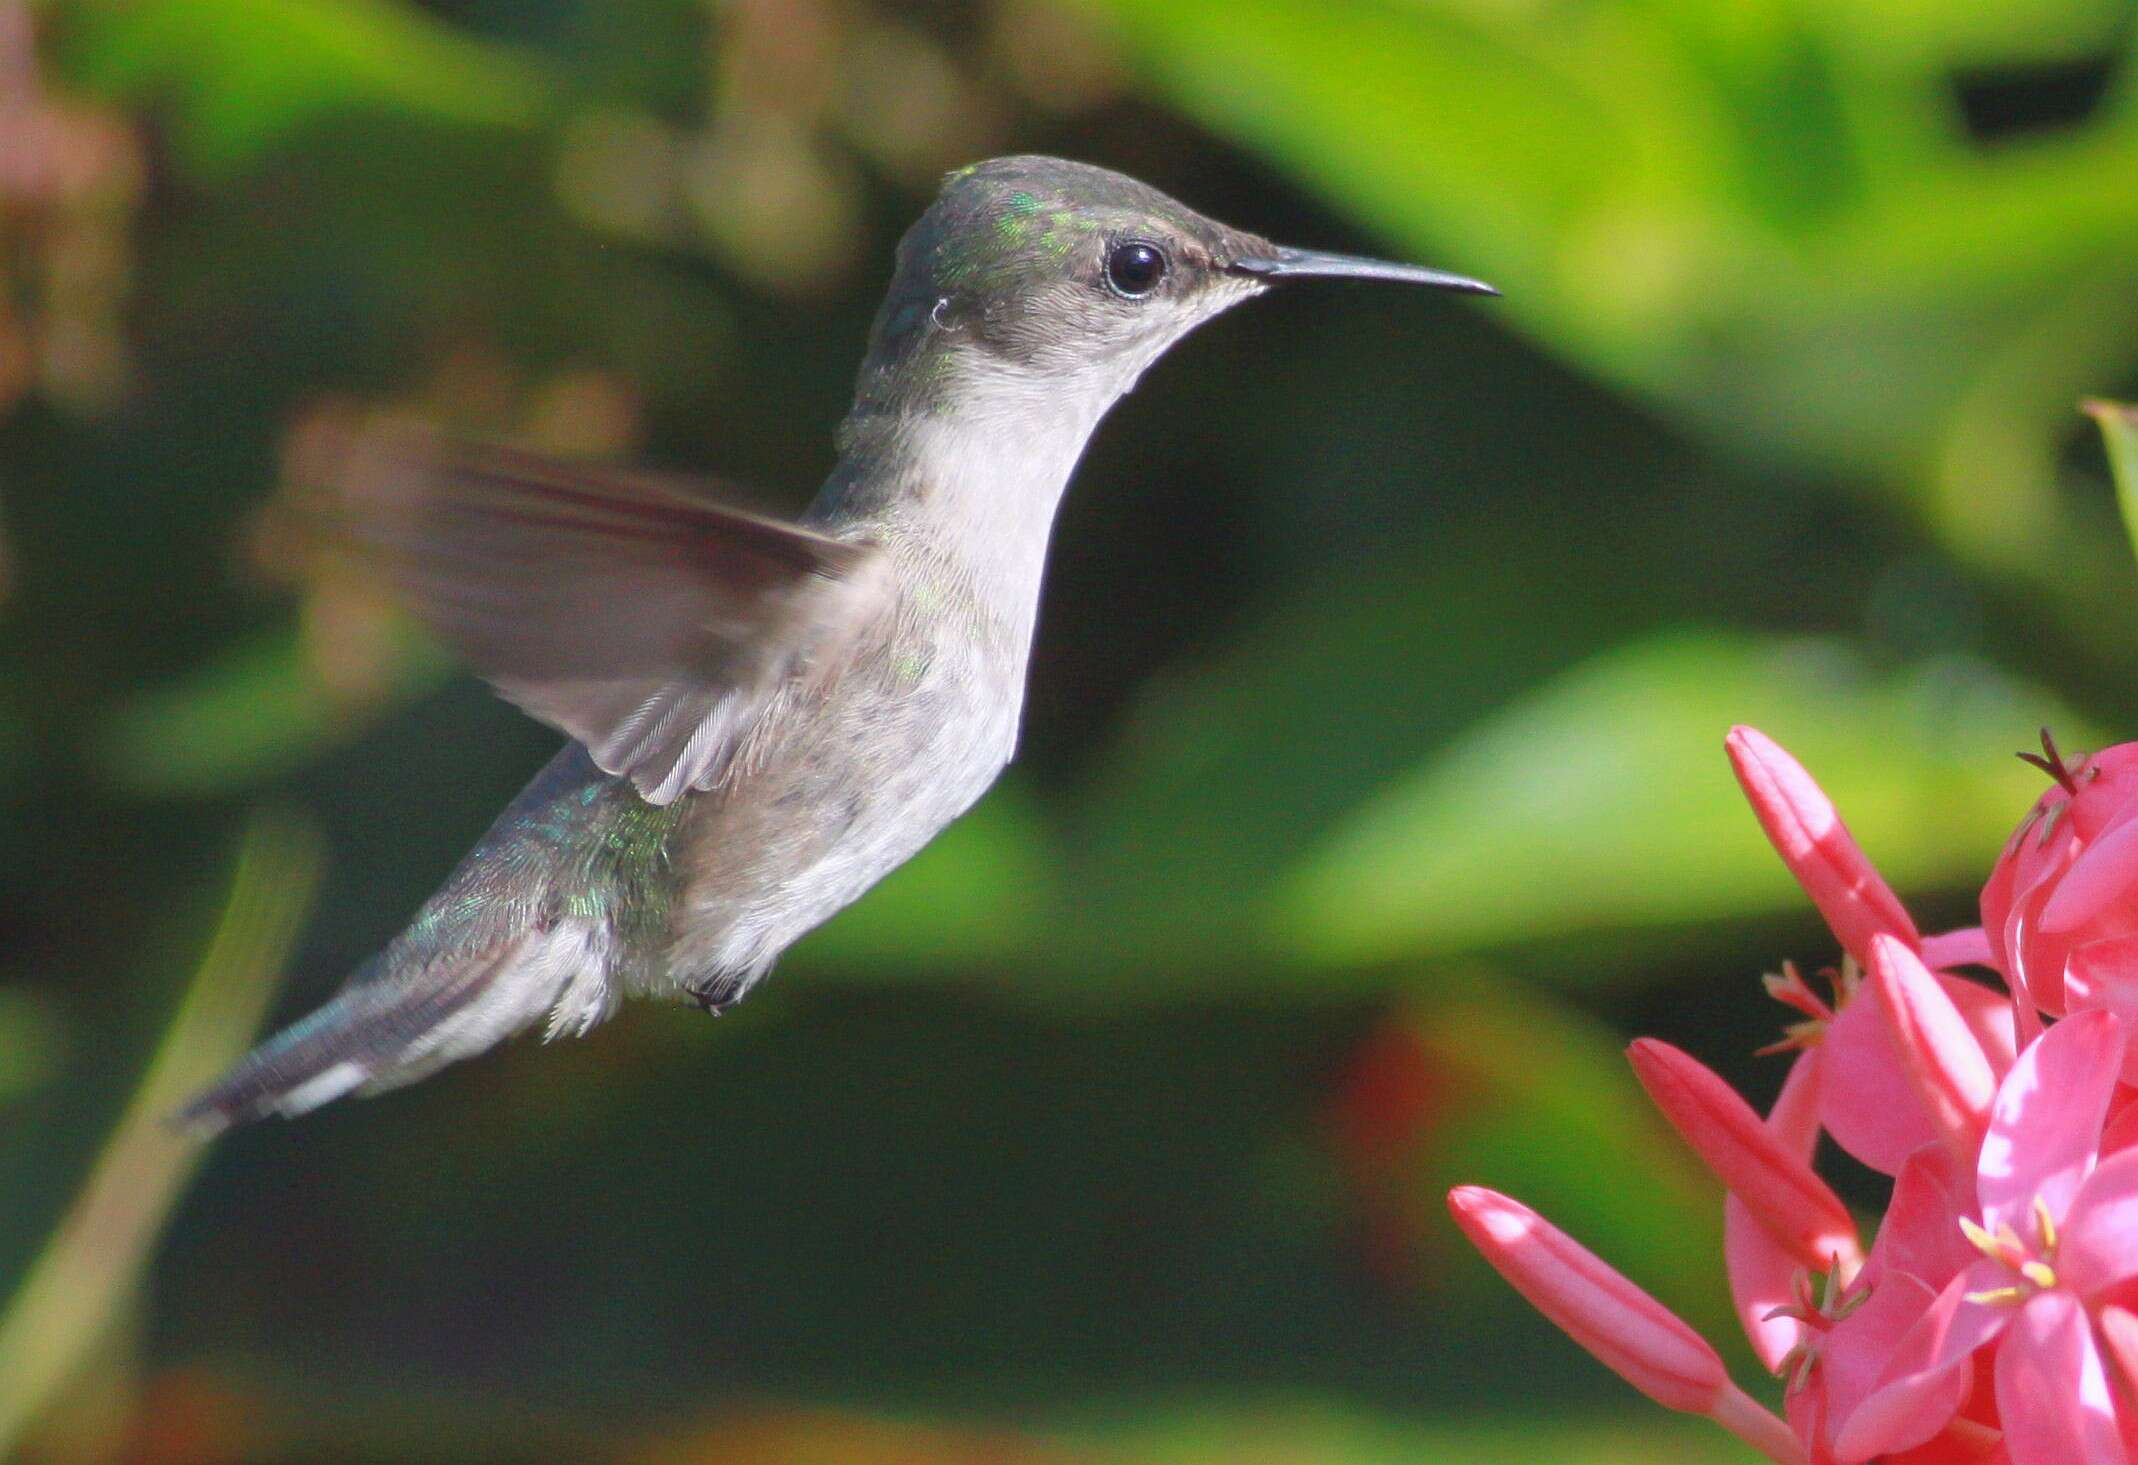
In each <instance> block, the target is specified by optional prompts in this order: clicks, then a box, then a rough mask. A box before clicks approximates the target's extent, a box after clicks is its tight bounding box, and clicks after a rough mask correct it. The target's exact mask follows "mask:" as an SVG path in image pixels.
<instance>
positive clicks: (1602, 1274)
mask: <svg viewBox="0 0 2138 1465" xmlns="http://www.w3.org/2000/svg"><path fill="white" fill-rule="evenodd" d="M1448 1210H1449V1212H1450V1213H1451V1214H1452V1215H1453V1216H1454V1217H1455V1224H1456V1225H1457V1226H1459V1227H1461V1228H1462V1233H1463V1235H1465V1236H1467V1237H1469V1238H1470V1244H1471V1245H1473V1246H1475V1247H1476V1248H1477V1249H1478V1251H1479V1252H1481V1253H1482V1254H1483V1255H1484V1258H1485V1260H1486V1261H1488V1262H1490V1263H1491V1264H1492V1266H1493V1269H1494V1270H1496V1271H1497V1272H1498V1273H1499V1274H1500V1275H1501V1276H1503V1277H1505V1278H1506V1279H1507V1280H1508V1282H1509V1283H1510V1284H1512V1285H1513V1287H1514V1290H1515V1291H1517V1292H1519V1293H1521V1294H1522V1295H1523V1296H1524V1297H1526V1298H1527V1299H1529V1302H1530V1305H1531V1306H1533V1307H1535V1308H1536V1309H1537V1311H1539V1312H1541V1313H1543V1314H1544V1315H1545V1316H1546V1317H1548V1318H1550V1319H1551V1320H1552V1321H1553V1322H1554V1323H1555V1324H1557V1325H1558V1326H1559V1327H1560V1328H1561V1329H1562V1330H1563V1331H1564V1332H1565V1333H1566V1335H1567V1336H1568V1337H1570V1338H1572V1339H1573V1340H1574V1341H1575V1342H1576V1343H1579V1344H1580V1345H1581V1346H1582V1347H1584V1348H1586V1349H1588V1350H1589V1352H1591V1353H1593V1354H1594V1355H1596V1357H1597V1358H1598V1359H1599V1360H1600V1361H1601V1362H1602V1363H1603V1364H1604V1366H1605V1367H1606V1368H1609V1369H1610V1370H1611V1371H1612V1372H1614V1373H1616V1374H1617V1375H1618V1376H1619V1377H1620V1378H1623V1379H1624V1380H1625V1381H1626V1382H1627V1383H1629V1384H1631V1385H1633V1387H1635V1388H1636V1389H1639V1390H1640V1391H1641V1392H1642V1393H1644V1394H1646V1395H1647V1396H1648V1397H1649V1398H1651V1399H1653V1400H1655V1401H1656V1403H1658V1404H1661V1405H1662V1406H1663V1407H1664V1408H1666V1409H1678V1410H1683V1411H1684V1412H1686V1413H1688V1414H1708V1413H1711V1412H1713V1410H1714V1409H1715V1408H1716V1406H1717V1402H1718V1401H1719V1400H1720V1399H1721V1398H1722V1396H1723V1394H1724V1392H1725V1391H1726V1390H1727V1389H1728V1388H1729V1382H1730V1381H1729V1376H1728V1375H1727V1374H1726V1373H1725V1372H1724V1371H1723V1367H1722V1360H1721V1358H1719V1357H1717V1356H1716V1353H1715V1350H1714V1349H1713V1348H1711V1347H1709V1346H1708V1343H1707V1340H1706V1339H1704V1338H1702V1337H1701V1336H1700V1335H1699V1334H1698V1333H1696V1332H1694V1331H1693V1330H1692V1329H1691V1328H1690V1327H1689V1326H1687V1325H1686V1323H1685V1322H1684V1321H1683V1320H1682V1319H1680V1318H1679V1317H1678V1316H1677V1315H1676V1314H1675V1313H1673V1312H1671V1311H1670V1309H1668V1308H1666V1307H1664V1306H1663V1304H1662V1303H1660V1302H1657V1301H1656V1300H1655V1299H1654V1298H1653V1297H1650V1296H1649V1295H1648V1294H1647V1293H1646V1292H1643V1291H1642V1290H1641V1289H1640V1288H1638V1287H1636V1286H1634V1285H1633V1283H1631V1282H1629V1281H1627V1280H1626V1279H1625V1278H1624V1277H1623V1276H1621V1275H1619V1273H1617V1272H1616V1271H1614V1270H1612V1268H1611V1267H1610V1266H1609V1265H1607V1264H1606V1263H1605V1262H1603V1261H1602V1260H1601V1259H1599V1258H1598V1257H1597V1256H1596V1254H1595V1253H1593V1252H1591V1251H1589V1250H1588V1249H1587V1248H1586V1247H1584V1246H1582V1245H1581V1243H1580V1242H1578V1241H1576V1240H1574V1239H1573V1238H1572V1237H1571V1236H1568V1235H1567V1234H1566V1233H1565V1232H1564V1231H1561V1230H1560V1229H1559V1228H1558V1227H1556V1226H1554V1225H1552V1224H1551V1222H1549V1221H1547V1220H1545V1219H1544V1218H1543V1217H1542V1216H1540V1215H1538V1214H1537V1213H1536V1212H1535V1211H1532V1210H1531V1209H1530V1208H1529V1207H1527V1206H1525V1205H1523V1204H1522V1203H1521V1202H1520V1201H1516V1200H1510V1199H1508V1198H1507V1197H1506V1196H1504V1195H1501V1194H1500V1193H1499V1192H1497V1191H1492V1190H1486V1189H1484V1188H1483V1187H1482V1186H1476V1185H1461V1186H1457V1187H1456V1188H1455V1189H1453V1190H1451V1191H1449V1192H1448Z"/></svg>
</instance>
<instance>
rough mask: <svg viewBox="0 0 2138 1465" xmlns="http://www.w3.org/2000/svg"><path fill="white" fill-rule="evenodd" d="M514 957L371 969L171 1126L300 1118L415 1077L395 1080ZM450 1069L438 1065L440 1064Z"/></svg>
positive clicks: (507, 953)
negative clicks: (401, 970)
mask: <svg viewBox="0 0 2138 1465" xmlns="http://www.w3.org/2000/svg"><path fill="white" fill-rule="evenodd" d="M516 951H517V948H516V947H508V948H505V949H503V950H500V951H493V952H487V953H483V954H482V955H481V956H478V957H475V958H471V959H462V960H455V961H441V962H438V963H436V964H434V965H433V966H431V967H429V968H427V969H425V970H424V971H422V972H421V973H419V974H416V976H415V978H414V979H413V980H409V979H406V978H403V979H399V980H396V979H394V978H391V977H386V976H383V975H380V974H378V973H377V971H376V969H375V968H376V963H374V964H373V966H372V967H367V968H366V969H364V970H363V971H360V972H359V973H358V974H357V975H356V977H355V978H354V979H352V980H351V981H350V982H349V984H348V985H347V986H346V987H344V988H343V989H342V991H341V993H340V994H339V995H338V996H336V997H335V998H334V1000H333V1001H331V1002H329V1003H327V1005H326V1006H324V1007H322V1008H320V1009H319V1010H318V1011H317V1012H315V1013H313V1014H312V1015H311V1016H309V1017H307V1018H305V1019H303V1020H302V1021H301V1022H297V1023H294V1024H292V1025H291V1026H289V1027H288V1028H285V1029H284V1030H283V1031H281V1032H279V1033H277V1034H276V1035H275V1036H274V1037H272V1038H270V1039H268V1040H267V1041H266V1042H264V1043H262V1044H261V1045H260V1046H259V1047H257V1048H255V1049H253V1050H252V1052H250V1053H248V1054H247V1055H246V1056H245V1057H244V1058H243V1059H241V1060H239V1062H238V1065H237V1067H235V1068H233V1069H232V1070H231V1071H230V1073H229V1074H228V1075H227V1076H225V1077H224V1078H223V1079H222V1080H221V1081H220V1082H219V1083H217V1084H215V1085H214V1086H212V1087H210V1088H208V1089H207V1090H205V1091H203V1092H202V1093H201V1094H199V1095H198V1096H196V1097H195V1098H193V1099H192V1100H191V1101H189V1102H188V1103H187V1104H186V1105H185V1107H184V1108H182V1109H180V1110H179V1111H178V1112H177V1114H175V1115H174V1116H173V1122H175V1123H177V1124H180V1125H183V1126H186V1127H188V1128H194V1129H200V1130H204V1131H208V1132H211V1133H212V1132H214V1131H216V1130H220V1129H224V1128H227V1127H228V1126H230V1125H233V1124H240V1123H243V1122H245V1121H247V1120H252V1119H259V1118H262V1117H264V1116H265V1115H268V1114H284V1115H290V1116H295V1115H298V1114H303V1113H305V1112H307V1111H308V1110H312V1109H316V1108H318V1107H319V1106H320V1105H321V1104H324V1103H326V1102H328V1101H329V1100H331V1099H338V1098H340V1097H342V1096H343V1095H344V1094H349V1093H354V1092H357V1091H360V1090H375V1089H378V1088H388V1087H392V1086H393V1085H394V1083H395V1082H396V1081H399V1082H407V1081H409V1080H410V1079H413V1078H416V1077H420V1076H421V1075H420V1073H409V1074H407V1075H406V1077H403V1072H404V1070H405V1069H406V1068H407V1067H408V1065H409V1062H410V1060H411V1059H417V1060H420V1058H421V1057H422V1056H423V1052H424V1050H425V1049H427V1048H428V1049H432V1050H435V1048H436V1047H437V1043H436V1038H435V1035H436V1034H437V1033H438V1032H439V1031H440V1029H441V1028H449V1027H450V1026H451V1025H452V1024H453V1021H454V1019H455V1018H456V1017H457V1016H459V1015H461V1014H463V1013H465V1012H466V1011H467V1010H468V1009H469V1007H470V1006H471V1005H480V1003H479V1000H478V999H480V998H481V996H482V995H483V993H484V991H485V989H487V988H489V987H491V986H492V985H493V984H495V983H496V981H497V979H498V977H499V975H500V974H501V973H502V972H503V971H504V970H505V969H506V968H507V967H508V966H509V965H510V963H511V960H512V957H513V956H514V954H515V953H516ZM498 1036H500V1037H502V1036H504V1035H503V1034H502V1033H500V1034H499V1035H498ZM493 1041H494V1040H493ZM485 1046H488V1045H487V1044H485ZM450 1061H451V1059H450V1058H441V1059H439V1063H441V1064H442V1063H446V1062H450ZM432 1066H433V1067H435V1066H437V1065H432ZM429 1071H430V1069H429V1068H424V1069H423V1070H421V1072H425V1073H427V1072H429Z"/></svg>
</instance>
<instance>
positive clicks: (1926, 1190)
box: [1864, 1143, 1982, 1288]
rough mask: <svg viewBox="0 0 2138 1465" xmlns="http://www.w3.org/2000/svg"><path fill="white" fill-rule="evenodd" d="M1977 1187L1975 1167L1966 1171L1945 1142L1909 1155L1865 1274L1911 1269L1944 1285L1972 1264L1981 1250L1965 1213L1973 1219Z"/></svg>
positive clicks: (1913, 1273)
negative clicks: (1964, 1224)
mask: <svg viewBox="0 0 2138 1465" xmlns="http://www.w3.org/2000/svg"><path fill="white" fill-rule="evenodd" d="M1974 1189H1975V1176H1974V1171H1973V1169H1972V1168H1971V1167H1970V1168H1969V1169H1967V1170H1966V1171H1962V1170H1961V1168H1960V1167H1959V1166H1958V1165H1957V1164H1955V1163H1954V1161H1953V1158H1952V1153H1951V1151H1949V1150H1947V1149H1946V1148H1945V1147H1944V1146H1943V1145H1940V1144H1935V1143H1933V1144H1927V1145H1924V1146H1923V1147H1922V1148H1921V1149H1919V1150H1917V1151H1916V1152H1915V1153H1914V1154H1912V1155H1910V1156H1909V1157H1908V1163H1907V1164H1905V1165H1903V1166H1901V1167H1900V1175H1899V1176H1898V1177H1897V1178H1896V1179H1895V1180H1894V1182H1893V1197H1892V1199H1891V1200H1890V1201H1888V1202H1887V1203H1886V1214H1885V1217H1884V1219H1882V1220H1881V1221H1880V1222H1879V1223H1878V1240H1877V1243H1876V1244H1875V1245H1874V1246H1873V1247H1872V1248H1871V1261H1870V1263H1869V1264H1868V1265H1867V1266H1866V1267H1865V1269H1864V1272H1865V1275H1866V1276H1872V1277H1882V1276H1884V1275H1885V1274H1886V1273H1888V1272H1906V1273H1908V1274H1909V1275H1911V1276H1914V1277H1918V1278H1920V1279H1921V1280H1922V1281H1923V1282H1925V1283H1926V1284H1928V1285H1929V1286H1930V1287H1932V1288H1939V1287H1943V1286H1944V1285H1945V1284H1946V1283H1947V1282H1950V1281H1951V1280H1952V1279H1953V1278H1954V1277H1957V1276H1958V1275H1959V1274H1960V1273H1962V1272H1964V1271H1966V1270H1967V1269H1968V1268H1969V1267H1970V1266H1973V1265H1974V1264H1975V1262H1976V1261H1977V1260H1979V1259H1980V1258H1981V1255H1982V1254H1981V1253H1980V1252H1978V1251H1976V1250H1975V1249H1974V1247H1972V1246H1970V1245H1968V1243H1967V1237H1966V1236H1965V1235H1964V1234H1963V1233H1962V1232H1961V1230H1960V1216H1961V1215H1962V1214H1963V1208H1964V1211H1965V1213H1966V1214H1968V1217H1969V1219H1970V1220H1972V1219H1973V1215H1972V1213H1973V1211H1974Z"/></svg>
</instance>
